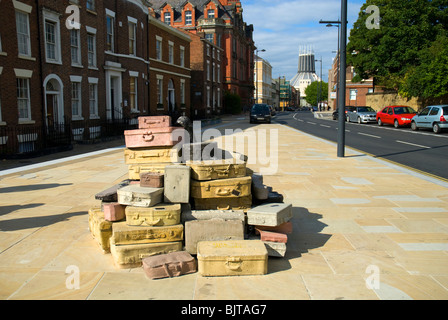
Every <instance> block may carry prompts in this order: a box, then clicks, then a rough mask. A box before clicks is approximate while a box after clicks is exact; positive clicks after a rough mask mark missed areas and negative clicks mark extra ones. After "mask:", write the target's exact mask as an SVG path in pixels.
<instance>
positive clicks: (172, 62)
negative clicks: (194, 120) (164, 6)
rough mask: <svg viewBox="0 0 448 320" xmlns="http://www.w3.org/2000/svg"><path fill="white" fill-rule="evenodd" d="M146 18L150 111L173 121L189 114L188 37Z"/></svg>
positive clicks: (151, 18) (152, 16) (152, 14)
mask: <svg viewBox="0 0 448 320" xmlns="http://www.w3.org/2000/svg"><path fill="white" fill-rule="evenodd" d="M148 21H149V29H150V32H149V35H148V46H149V60H150V63H151V64H150V79H149V83H150V92H151V95H150V103H149V104H150V108H151V110H150V113H151V114H156V115H161V114H170V115H171V116H172V117H173V121H176V119H177V117H179V116H181V115H186V116H188V117H191V115H190V113H191V110H190V79H191V75H190V71H191V70H190V42H191V39H190V36H189V35H188V34H185V33H183V32H181V31H180V30H177V29H175V28H172V27H170V26H169V25H167V24H165V23H163V22H161V21H159V20H158V19H156V18H155V17H154V12H153V11H151V14H150V15H149V17H148Z"/></svg>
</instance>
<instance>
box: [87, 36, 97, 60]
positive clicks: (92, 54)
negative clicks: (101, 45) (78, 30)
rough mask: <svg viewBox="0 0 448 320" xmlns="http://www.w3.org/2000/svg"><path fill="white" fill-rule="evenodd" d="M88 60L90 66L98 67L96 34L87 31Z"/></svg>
mask: <svg viewBox="0 0 448 320" xmlns="http://www.w3.org/2000/svg"><path fill="white" fill-rule="evenodd" d="M87 60H88V64H89V67H91V68H96V34H94V33H87Z"/></svg>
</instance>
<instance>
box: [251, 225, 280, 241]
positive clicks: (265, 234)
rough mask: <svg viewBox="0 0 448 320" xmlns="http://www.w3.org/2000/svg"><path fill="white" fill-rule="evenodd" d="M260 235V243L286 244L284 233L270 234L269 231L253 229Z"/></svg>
mask: <svg viewBox="0 0 448 320" xmlns="http://www.w3.org/2000/svg"><path fill="white" fill-rule="evenodd" d="M255 230H257V231H258V232H259V233H260V240H261V241H272V242H281V243H287V242H288V236H287V235H286V234H284V233H277V232H271V231H264V230H260V229H257V228H255Z"/></svg>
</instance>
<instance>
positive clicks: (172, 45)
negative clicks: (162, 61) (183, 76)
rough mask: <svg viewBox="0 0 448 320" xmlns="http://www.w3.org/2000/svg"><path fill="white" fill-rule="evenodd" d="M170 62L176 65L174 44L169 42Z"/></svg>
mask: <svg viewBox="0 0 448 320" xmlns="http://www.w3.org/2000/svg"><path fill="white" fill-rule="evenodd" d="M168 62H169V63H171V64H173V63H174V43H173V42H171V41H168Z"/></svg>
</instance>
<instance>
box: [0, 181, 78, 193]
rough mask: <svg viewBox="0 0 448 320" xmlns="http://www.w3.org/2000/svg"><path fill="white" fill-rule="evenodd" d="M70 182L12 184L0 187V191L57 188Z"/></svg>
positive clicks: (68, 184)
mask: <svg viewBox="0 0 448 320" xmlns="http://www.w3.org/2000/svg"><path fill="white" fill-rule="evenodd" d="M72 184H73V183H45V184H28V185H24V186H14V187H5V188H0V193H10V192H26V191H34V190H43V189H51V188H58V187H62V186H70V185H72Z"/></svg>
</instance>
